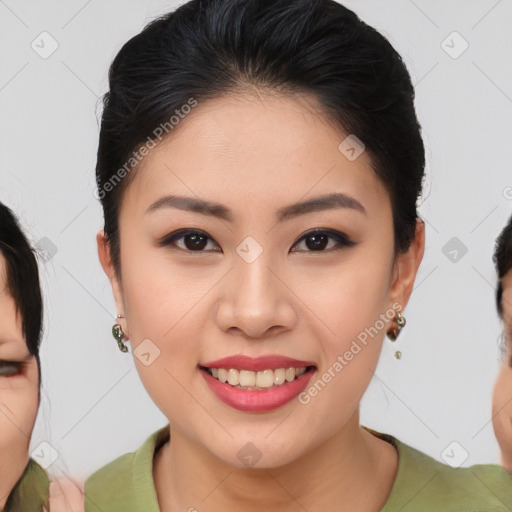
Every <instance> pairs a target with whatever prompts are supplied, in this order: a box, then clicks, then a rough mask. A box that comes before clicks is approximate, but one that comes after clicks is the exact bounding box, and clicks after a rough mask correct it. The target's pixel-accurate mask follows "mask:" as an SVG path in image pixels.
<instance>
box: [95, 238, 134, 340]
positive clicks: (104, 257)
mask: <svg viewBox="0 0 512 512" xmlns="http://www.w3.org/2000/svg"><path fill="white" fill-rule="evenodd" d="M96 244H97V246H98V257H99V260H100V263H101V266H102V268H103V272H105V274H106V276H107V277H108V279H109V281H110V286H111V287H112V294H113V295H114V300H115V303H116V308H117V314H118V315H124V313H125V311H126V309H125V304H124V293H123V285H122V283H121V282H120V280H119V277H118V276H117V273H116V271H115V267H114V264H113V262H112V257H111V254H110V244H109V242H108V238H107V235H106V234H105V232H104V231H103V230H100V231H98V234H97V235H96ZM117 322H118V323H119V324H121V327H122V328H123V331H124V332H125V334H126V335H127V336H128V327H127V324H126V319H125V318H119V319H118V320H117ZM128 337H129V336H128Z"/></svg>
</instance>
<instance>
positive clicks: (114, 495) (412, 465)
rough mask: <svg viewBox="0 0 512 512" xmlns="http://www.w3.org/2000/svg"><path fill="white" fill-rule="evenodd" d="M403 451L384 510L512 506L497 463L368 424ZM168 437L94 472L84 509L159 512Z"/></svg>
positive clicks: (471, 511)
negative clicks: (442, 452)
mask: <svg viewBox="0 0 512 512" xmlns="http://www.w3.org/2000/svg"><path fill="white" fill-rule="evenodd" d="M363 428H365V429H366V430H367V431H368V432H370V433H371V434H373V435H375V436H377V437H379V438H380V439H383V440H384V441H387V442H388V443H391V444H392V445H393V446H394V447H395V449H396V450H397V452H398V471H397V474H396V477H395V481H394V483H393V486H392V489H391V492H390V495H389V496H388V499H387V501H386V503H385V505H384V507H383V508H382V509H381V510H380V512H436V511H437V512H498V511H499V512H511V511H512V474H509V473H507V471H505V470H504V469H503V468H502V467H501V466H498V465H497V464H478V465H474V466H471V467H469V468H452V467H451V466H447V465H444V464H442V463H440V462H438V461H436V460H435V459H433V458H432V457H430V456H428V455H426V454H425V453H422V452H420V451H418V450H416V449H415V448H412V447H411V446H409V445H407V444H405V443H402V442H401V441H399V440H398V439H396V438H395V437H393V436H391V435H388V434H382V433H380V432H377V431H375V430H372V429H370V428H367V427H364V426H363ZM168 439H169V425H167V426H165V427H163V428H161V429H160V430H157V431H156V432H154V433H153V434H152V435H151V436H150V437H149V438H147V440H146V441H145V442H144V444H143V445H142V446H141V447H140V448H139V449H138V450H137V451H135V452H132V453H127V454H125V455H122V456H121V457H119V458H117V459H115V460H114V461H112V462H110V463H109V464H107V465H106V466H104V467H103V468H101V469H99V470H98V471H97V472H96V473H94V474H93V475H91V476H90V477H89V478H88V479H87V481H86V483H85V495H86V499H85V512H160V508H159V506H158V500H157V496H156V491H155V486H154V482H153V456H154V454H155V453H156V451H157V450H158V449H159V448H160V447H161V446H162V445H163V444H164V443H165V442H166V441H167V440H168Z"/></svg>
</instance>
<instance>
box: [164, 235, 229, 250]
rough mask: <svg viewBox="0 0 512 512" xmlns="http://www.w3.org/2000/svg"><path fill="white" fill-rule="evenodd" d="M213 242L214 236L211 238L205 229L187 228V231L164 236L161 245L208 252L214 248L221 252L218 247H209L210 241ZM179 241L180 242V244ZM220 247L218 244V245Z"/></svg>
mask: <svg viewBox="0 0 512 512" xmlns="http://www.w3.org/2000/svg"><path fill="white" fill-rule="evenodd" d="M209 241H211V242H213V240H212V238H210V237H209V236H208V235H207V234H206V233H204V232H203V231H197V230H186V231H183V230H182V231H178V232H176V233H171V234H170V235H168V236H166V237H165V238H163V239H162V240H161V241H160V242H159V245H160V246H161V247H163V246H175V247H177V248H178V249H182V250H184V251H189V252H207V251H211V250H213V251H214V252H221V251H218V250H217V249H211V248H210V249H207V250H205V248H206V247H207V246H208V242H209ZM178 242H180V243H179V244H178ZM214 243H215V242H214ZM215 245H216V244H215ZM217 247H218V246H217Z"/></svg>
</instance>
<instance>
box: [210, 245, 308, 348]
mask: <svg viewBox="0 0 512 512" xmlns="http://www.w3.org/2000/svg"><path fill="white" fill-rule="evenodd" d="M264 255H265V252H264V253H263V254H262V255H260V256H259V258H257V259H256V261H253V262H251V263H248V262H246V261H244V260H243V259H242V258H239V257H238V256H236V257H235V258H234V268H233V269H232V270H231V272H229V274H228V276H226V279H225V280H224V283H223V285H222V287H221V299H220V304H219V307H218V309H217V323H218V325H219V327H220V328H221V329H222V330H223V331H225V332H232V333H236V334H238V335H240V336H244V337H246V338H251V339H263V338H268V337H270V336H276V335H278V334H280V333H282V332H285V331H288V330H290V329H293V328H294V327H295V326H296V324H297V320H298V315H297V311H296V305H295V304H294V299H295V296H294V294H293V292H292V291H291V289H290V287H289V285H287V283H286V279H285V278H284V276H283V275H280V273H279V270H278V269H276V268H275V267H276V265H271V263H272V262H271V261H269V259H268V258H267V257H265V256H264Z"/></svg>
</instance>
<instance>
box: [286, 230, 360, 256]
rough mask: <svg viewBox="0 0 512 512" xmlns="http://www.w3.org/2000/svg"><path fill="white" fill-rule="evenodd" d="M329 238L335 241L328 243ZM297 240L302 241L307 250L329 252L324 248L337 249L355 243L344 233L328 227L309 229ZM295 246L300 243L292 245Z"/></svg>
mask: <svg viewBox="0 0 512 512" xmlns="http://www.w3.org/2000/svg"><path fill="white" fill-rule="evenodd" d="M329 239H331V240H334V242H335V243H334V244H329ZM302 241H304V242H302ZM299 242H301V243H304V245H305V246H306V249H305V250H306V251H307V252H331V251H325V249H332V250H335V251H337V250H340V249H343V248H344V247H352V246H354V245H356V242H354V241H352V240H350V238H349V237H348V236H347V235H345V234H344V233H340V232H339V231H333V230H330V229H327V230H326V229H314V230H312V231H309V232H307V233H306V234H305V235H303V236H302V237H301V238H300V239H299ZM296 246H300V243H297V244H295V245H294V247H296ZM333 246H334V247H333ZM292 252H297V250H293V249H292Z"/></svg>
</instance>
